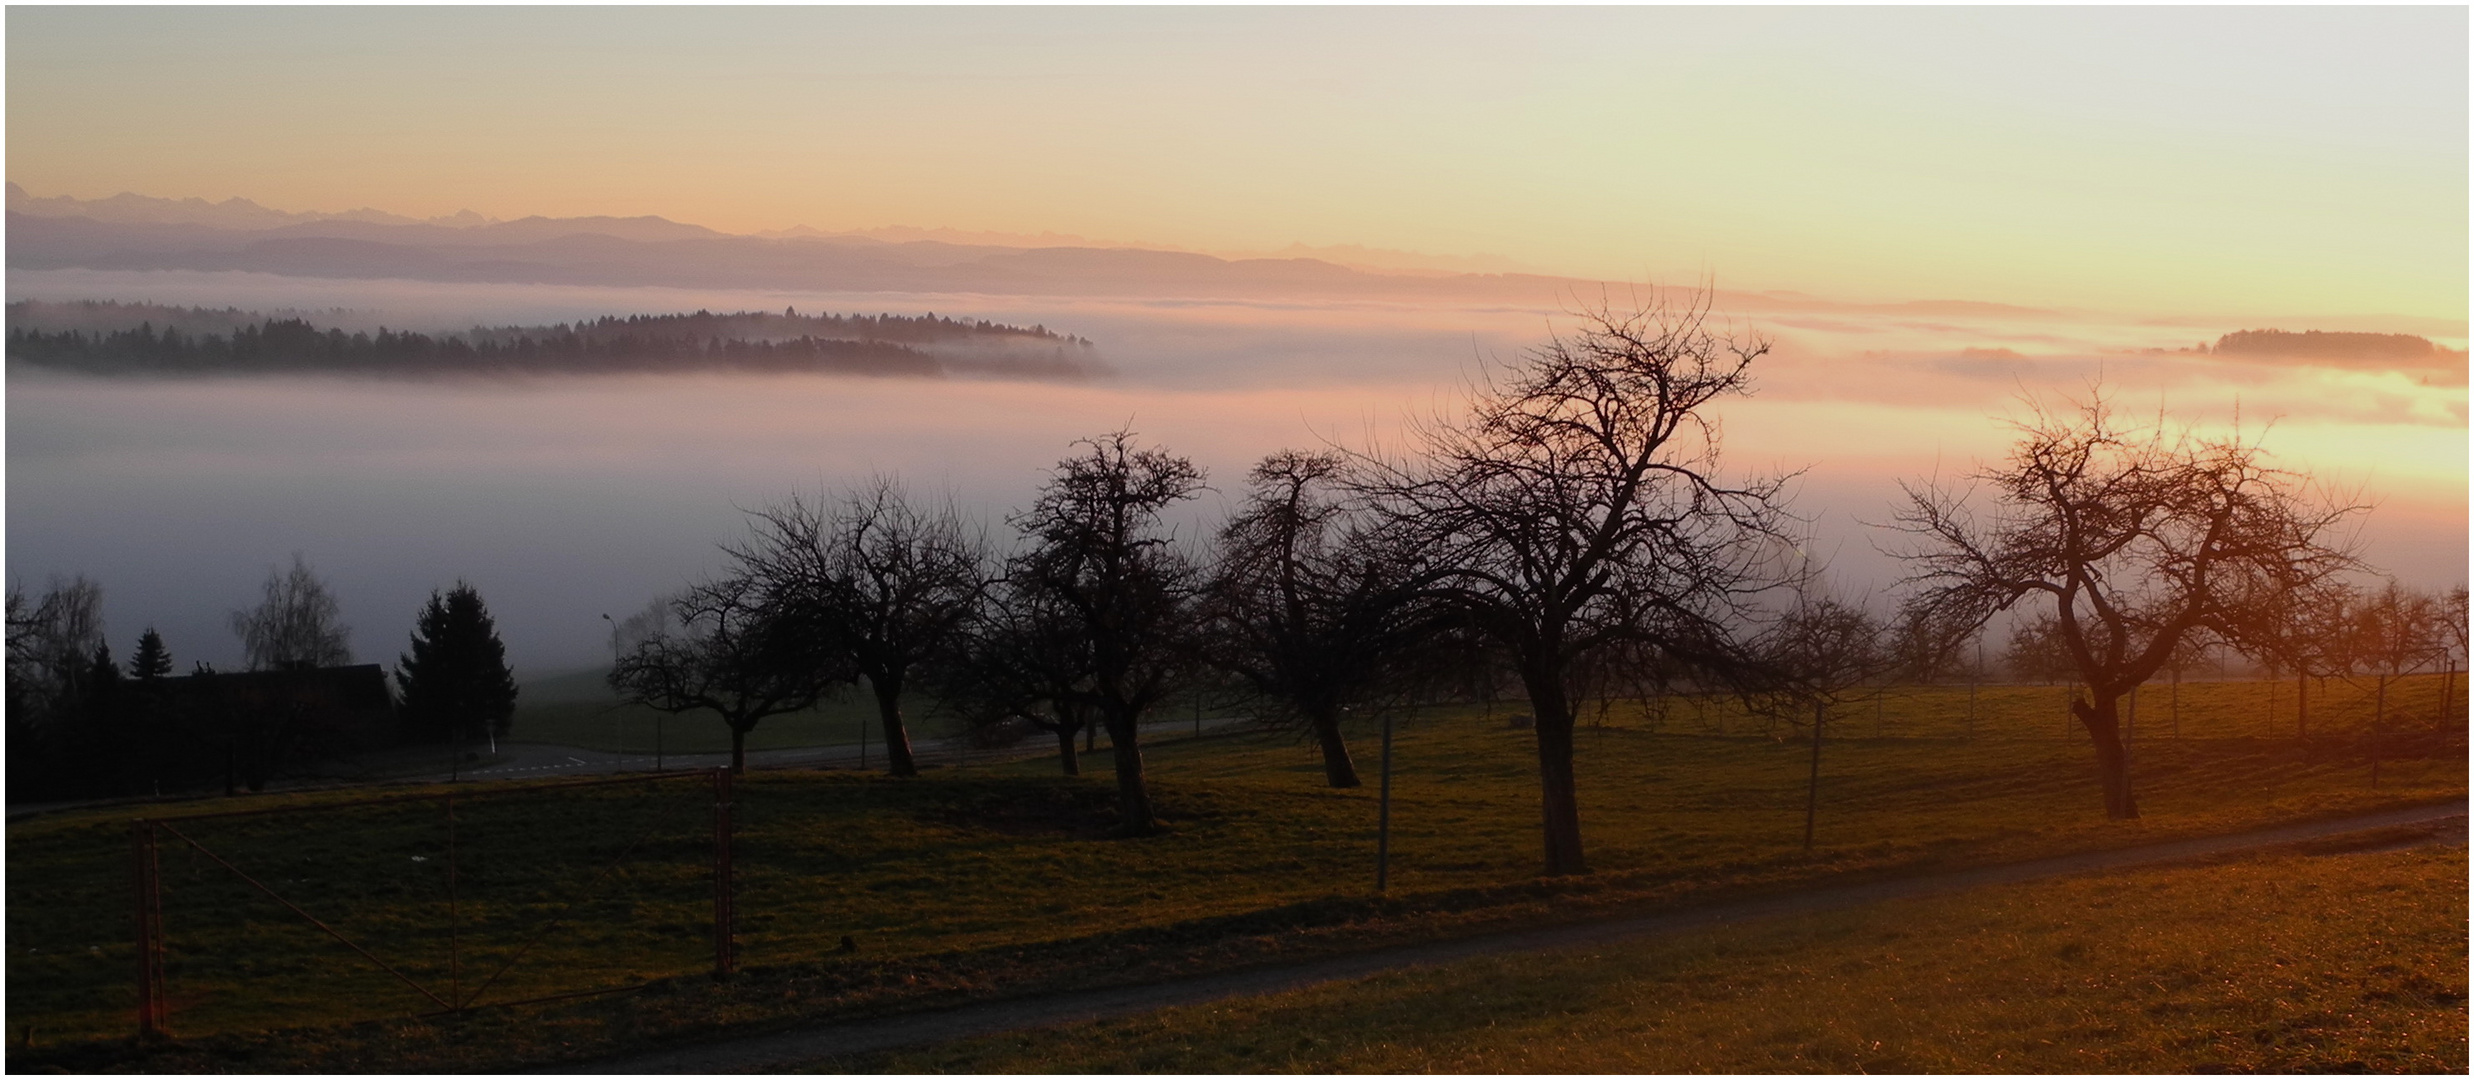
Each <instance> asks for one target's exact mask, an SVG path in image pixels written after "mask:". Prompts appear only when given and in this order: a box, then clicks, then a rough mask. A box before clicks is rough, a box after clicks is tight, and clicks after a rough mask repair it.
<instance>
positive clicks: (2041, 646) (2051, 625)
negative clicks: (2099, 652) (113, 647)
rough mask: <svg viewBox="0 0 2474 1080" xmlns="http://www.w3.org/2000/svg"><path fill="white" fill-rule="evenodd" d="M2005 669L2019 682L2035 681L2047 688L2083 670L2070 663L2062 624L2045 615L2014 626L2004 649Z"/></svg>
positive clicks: (2068, 649)
mask: <svg viewBox="0 0 2474 1080" xmlns="http://www.w3.org/2000/svg"><path fill="white" fill-rule="evenodd" d="M2002 666H2003V667H2004V668H2006V669H2008V670H2009V672H2010V674H2011V675H2012V676H2013V677H2015V678H2020V679H2034V680H2036V681H2037V682H2040V683H2044V684H2045V685H2047V686H2051V685H2052V684H2054V683H2056V682H2060V681H2061V680H2063V679H2075V678H2077V677H2078V675H2079V666H2078V665H2077V664H2075V663H2073V662H2072V661H2071V659H2070V646H2069V645H2067V644H2064V643H2063V641H2062V623H2061V620H2059V619H2056V618H2054V617H2053V616H2051V615H2046V614H2042V613H2038V614H2035V615H2031V616H2029V617H2027V618H2023V619H2020V620H2018V621H2017V622H2014V623H2012V624H2010V640H2009V642H2007V643H2006V644H2004V645H2003V646H2002Z"/></svg>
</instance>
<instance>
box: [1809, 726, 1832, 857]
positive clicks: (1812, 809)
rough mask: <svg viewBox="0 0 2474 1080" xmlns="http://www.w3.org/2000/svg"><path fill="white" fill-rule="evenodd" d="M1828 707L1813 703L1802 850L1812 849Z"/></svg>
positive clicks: (1819, 798)
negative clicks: (1823, 731)
mask: <svg viewBox="0 0 2474 1080" xmlns="http://www.w3.org/2000/svg"><path fill="white" fill-rule="evenodd" d="M1828 709H1829V705H1828V704H1827V703H1825V702H1819V701H1816V702H1813V763H1812V769H1811V771H1810V772H1808V773H1807V774H1806V775H1805V777H1804V850H1806V851H1811V850H1812V849H1813V815H1814V814H1815V813H1816V812H1817V811H1819V810H1820V808H1821V724H1822V721H1823V720H1824V719H1825V713H1826V711H1827V710H1828Z"/></svg>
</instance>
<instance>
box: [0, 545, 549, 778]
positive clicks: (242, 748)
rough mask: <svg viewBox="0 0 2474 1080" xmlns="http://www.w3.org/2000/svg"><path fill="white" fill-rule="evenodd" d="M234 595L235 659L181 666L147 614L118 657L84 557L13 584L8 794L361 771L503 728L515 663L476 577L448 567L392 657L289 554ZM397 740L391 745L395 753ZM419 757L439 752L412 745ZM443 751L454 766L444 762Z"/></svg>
mask: <svg viewBox="0 0 2474 1080" xmlns="http://www.w3.org/2000/svg"><path fill="white" fill-rule="evenodd" d="M263 592H264V595H263V597H262V598H261V600H260V601H259V602H258V603H257V604H256V605H254V606H252V607H249V608H247V609H244V610H239V611H234V612H233V613H232V615H231V622H232V631H233V633H234V634H236V635H238V637H239V638H240V641H241V645H242V652H243V654H244V670H240V671H216V670H215V669H214V668H213V667H211V666H209V665H207V664H204V663H194V664H192V665H191V666H190V669H189V670H188V671H187V672H185V673H181V672H180V671H179V665H178V664H177V662H176V660H175V657H174V656H173V652H172V648H171V646H170V645H168V644H167V643H166V642H165V641H164V639H163V637H162V636H161V635H160V634H157V633H156V632H155V630H154V628H152V627H148V628H147V629H146V631H145V632H144V633H143V634H140V635H139V636H138V637H137V639H136V641H135V647H134V648H133V649H132V650H131V651H130V653H129V659H128V662H127V663H126V664H125V665H124V664H122V663H120V662H117V661H116V660H115V659H114V658H113V655H112V649H111V646H110V645H109V644H108V643H107V642H106V641H105V633H104V626H103V616H102V602H103V589H102V586H101V585H99V584H97V583H96V582H94V581H93V580H91V579H89V578H87V577H85V576H84V575H79V576H77V577H74V578H71V579H69V580H66V581H62V580H59V579H54V580H53V581H52V583H51V585H50V586H49V587H48V588H46V589H45V590H44V591H43V592H42V593H41V594H40V595H39V596H29V595H27V594H26V593H25V591H24V590H23V589H21V588H18V587H15V586H12V587H11V588H10V589H9V590H8V594H7V601H8V603H7V608H8V612H7V614H8V620H7V622H8V651H7V675H8V678H7V702H6V703H7V716H6V719H7V766H8V794H9V799H10V800H11V801H12V802H15V803H24V802H30V801H42V800H51V799H80V798H94V797H113V796H132V795H169V794H176V793H182V792H189V791H196V790H201V789H210V788H211V787H213V786H214V785H215V784H217V783H220V784H221V786H222V788H223V790H224V793H225V794H232V793H234V792H236V791H238V790H240V789H241V788H247V789H248V790H250V791H258V790H262V789H263V788H264V787H265V786H266V785H267V784H268V783H269V782H271V781H282V780H289V779H298V778H303V777H329V778H332V777H354V776H361V775H364V774H365V773H367V771H368V770H369V768H370V766H371V765H372V764H373V762H374V761H375V760H376V759H374V758H373V757H372V755H373V754H380V753H385V752H392V751H400V750H404V749H405V748H408V747H412V746H415V745H419V744H452V746H453V750H452V752H451V754H450V756H459V757H460V756H462V751H463V748H464V747H467V746H473V745H476V744H477V743H479V742H480V741H481V740H484V739H489V738H491V737H493V736H499V735H505V734H507V731H508V724H509V721H510V719H511V717H512V716H513V714H514V710H515V697H516V687H515V678H514V673H513V672H512V671H510V670H509V669H508V667H507V664H506V650H505V647H504V646H503V645H502V644H501V643H500V641H499V638H498V629H497V624H496V621H495V620H494V619H492V618H491V616H490V613H489V609H488V607H487V606H486V605H485V604H484V603H483V602H482V600H481V595H480V593H479V592H478V591H477V590H475V589H474V588H473V587H472V586H471V585H469V584H466V583H463V582H457V583H456V585H455V586H454V587H453V588H450V589H446V590H444V591H439V592H432V593H431V594H430V599H429V603H428V604H426V605H424V607H423V608H422V610H421V611H420V612H419V613H418V614H417V615H416V617H415V621H414V626H413V631H412V634H411V637H410V639H409V642H408V644H409V645H410V651H408V652H406V653H404V654H402V655H401V656H400V657H399V658H398V660H397V663H396V665H395V670H394V672H393V679H392V683H393V686H392V688H390V686H389V682H390V680H389V677H388V672H387V671H386V669H385V668H384V667H382V666H381V665H378V664H371V663H358V664H356V663H355V662H354V661H353V656H352V648H351V644H350V629H349V628H348V627H346V626H344V625H343V624H342V622H341V621H340V619H339V609H338V605H337V603H336V599H335V596H334V594H333V593H332V592H331V591H330V590H329V589H328V588H327V586H326V583H325V582H324V581H323V580H322V579H320V578H319V577H318V575H317V574H316V573H315V572H313V571H312V570H311V569H310V568H309V566H308V564H307V563H306V562H305V561H303V560H302V559H301V558H300V556H298V555H295V556H294V557H293V562H292V566H291V568H290V569H289V570H284V569H274V570H270V571H269V573H268V575H267V579H266V582H265V585H264V587H263ZM391 756H394V757H396V758H399V759H400V758H401V757H402V755H401V754H400V753H396V754H392V755H391ZM414 758H415V759H416V760H422V761H427V760H434V759H430V758H428V757H427V753H426V752H415V753H414ZM449 767H450V768H452V767H453V766H449Z"/></svg>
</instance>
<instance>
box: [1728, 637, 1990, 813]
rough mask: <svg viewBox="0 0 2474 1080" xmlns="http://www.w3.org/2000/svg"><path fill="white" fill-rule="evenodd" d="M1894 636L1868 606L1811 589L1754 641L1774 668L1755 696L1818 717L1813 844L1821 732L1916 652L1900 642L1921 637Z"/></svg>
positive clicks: (1811, 796) (1767, 668)
mask: <svg viewBox="0 0 2474 1080" xmlns="http://www.w3.org/2000/svg"><path fill="white" fill-rule="evenodd" d="M1910 610H1911V611H1912V610H1913V607H1912V606H1911V607H1910ZM1924 621H1926V622H1928V623H1929V622H1930V620H1929V619H1928V620H1924ZM1916 622H1917V620H1910V621H1909V622H1908V623H1907V624H1905V627H1903V628H1912V627H1913V626H1914V625H1915V624H1916ZM1889 636H1890V635H1889V634H1888V633H1886V632H1885V631H1884V630H1883V629H1882V626H1881V623H1880V622H1878V621H1877V620H1875V619H1874V618H1873V616H1872V614H1871V613H1870V612H1867V611H1865V610H1864V609H1863V608H1862V607H1860V606H1857V605H1855V604H1850V603H1847V602H1845V601H1843V600H1838V599H1836V598H1833V597H1830V596H1826V595H1821V594H1819V593H1817V592H1805V593H1803V594H1802V595H1799V596H1798V597H1797V598H1796V605H1795V607H1794V608H1793V609H1792V610H1790V611H1788V612H1787V613H1786V615H1785V616H1784V617H1782V618H1780V619H1779V620H1778V621H1776V622H1775V623H1772V624H1771V625H1770V626H1769V628H1768V629H1767V630H1765V631H1764V632H1763V634H1762V635H1761V637H1760V638H1759V639H1758V640H1757V641H1755V642H1754V654H1755V655H1756V656H1758V657H1759V658H1760V660H1761V663H1762V667H1763V669H1764V670H1763V674H1764V675H1765V676H1766V677H1765V678H1764V679H1763V680H1762V681H1763V682H1764V683H1765V684H1766V686H1765V687H1764V689H1763V691H1762V692H1761V693H1759V694H1756V695H1755V700H1756V701H1758V702H1761V703H1762V704H1763V705H1764V706H1765V707H1766V711H1768V712H1770V713H1771V714H1772V715H1776V716H1778V717H1779V718H1781V719H1784V720H1787V721H1789V722H1791V723H1793V722H1801V718H1802V717H1803V715H1804V714H1805V713H1806V712H1807V710H1809V712H1810V714H1811V717H1812V719H1811V721H1810V724H1809V726H1810V728H1811V729H1812V760H1811V765H1810V768H1809V769H1808V771H1807V773H1806V776H1805V782H1804V846H1805V847H1806V848H1808V849H1809V848H1811V847H1812V846H1813V819H1814V816H1815V813H1816V812H1817V810H1818V808H1819V807H1820V804H1821V736H1822V731H1823V729H1824V728H1825V727H1826V726H1827V725H1828V723H1829V711H1830V707H1831V706H1833V705H1837V704H1840V703H1842V702H1845V701H1847V700H1848V699H1850V698H1854V697H1861V696H1863V693H1864V691H1865V690H1866V688H1867V687H1868V686H1871V684H1872V683H1873V681H1874V680H1875V679H1877V678H1879V677H1880V676H1882V675H1883V674H1884V673H1886V672H1889V671H1893V670H1896V669H1897V668H1898V667H1899V666H1901V662H1902V661H1912V660H1913V659H1914V657H1913V656H1902V655H1901V653H1902V650H1901V649H1899V648H1897V647H1896V646H1897V645H1899V644H1907V645H1911V646H1912V645H1914V644H1915V643H1914V642H1912V641H1911V642H1892V641H1888V640H1885V638H1888V637H1889ZM1947 651H1948V650H1947V649H1946V648H1943V647H1940V646H1938V645H1935V646H1930V647H1926V648H1924V649H1922V650H1921V652H1922V654H1924V655H1941V654H1945V653H1946V652H1947ZM1871 692H1872V693H1874V694H1879V693H1880V692H1881V691H1880V687H1878V686H1871Z"/></svg>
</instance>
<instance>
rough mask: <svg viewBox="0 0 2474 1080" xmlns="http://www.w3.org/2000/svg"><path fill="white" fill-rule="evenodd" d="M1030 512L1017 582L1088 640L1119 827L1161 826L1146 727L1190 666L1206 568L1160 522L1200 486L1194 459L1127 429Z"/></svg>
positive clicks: (1043, 493)
mask: <svg viewBox="0 0 2474 1080" xmlns="http://www.w3.org/2000/svg"><path fill="white" fill-rule="evenodd" d="M1076 445H1077V446H1080V447H1082V448H1083V452H1081V453H1077V454H1076V455H1075V456H1073V457H1069V458H1066V459H1065V460H1063V461H1060V462H1058V463H1057V467H1056V471H1054V472H1053V473H1051V474H1050V475H1049V478H1048V482H1047V483H1046V484H1044V485H1042V486H1041V488H1040V491H1039V495H1038V497H1037V498H1036V499H1034V500H1033V501H1032V503H1031V507H1030V509H1028V510H1025V511H1023V512H1022V513H1020V514H1017V515H1015V516H1014V518H1013V523H1014V527H1015V528H1017V529H1020V530H1021V531H1022V533H1023V534H1024V536H1025V537H1026V538H1028V540H1029V541H1030V543H1029V546H1028V548H1027V549H1026V550H1024V551H1023V552H1022V553H1021V554H1019V555H1016V556H1015V557H1014V558H1013V560H1012V561H1011V562H1010V563H1009V564H1008V566H1007V570H1006V577H1007V579H1008V580H1009V581H1010V582H1012V583H1014V584H1015V585H1017V586H1018V587H1020V588H1023V589H1027V590H1031V591H1033V592H1035V593H1037V594H1039V595H1040V596H1041V597H1042V598H1043V600H1042V602H1043V603H1047V604H1049V605H1052V607H1051V610H1052V611H1054V612H1055V614H1056V615H1057V616H1058V622H1059V623H1060V624H1061V625H1059V627H1058V632H1061V633H1068V634H1072V635H1074V636H1075V637H1077V638H1079V639H1081V640H1083V641H1086V642H1088V643H1089V645H1090V650H1091V651H1090V664H1091V668H1090V674H1089V681H1088V684H1087V689H1086V690H1085V691H1084V692H1083V694H1082V702H1081V703H1082V704H1083V705H1084V706H1087V707H1088V708H1089V709H1090V711H1091V713H1093V714H1095V715H1096V716H1097V718H1098V719H1099V721H1100V723H1101V724H1103V725H1105V726H1106V727H1107V729H1108V738H1109V741H1110V743H1111V744H1112V746H1113V748H1114V751H1115V763H1116V768H1117V828H1118V830H1119V831H1120V832H1122V833H1124V834H1125V835H1128V836H1142V835H1147V834H1150V833H1152V832H1155V831H1157V829H1158V821H1157V818H1156V817H1155V816H1154V815H1153V813H1152V810H1151V793H1150V790H1149V788H1148V787H1147V786H1146V785H1145V784H1144V782H1143V760H1142V748H1141V746H1140V745H1139V742H1138V732H1137V730H1136V728H1137V725H1138V724H1140V723H1141V721H1142V716H1143V713H1144V712H1145V711H1146V710H1148V709H1150V708H1151V707H1152V706H1153V705H1156V704H1158V703H1159V702H1160V700H1161V699H1162V698H1164V697H1166V696H1167V695H1168V693H1169V692H1170V691H1171V690H1172V689H1174V688H1175V686H1176V684H1177V681H1178V680H1179V679H1180V678H1182V677H1183V675H1184V674H1185V673H1186V671H1187V670H1188V669H1189V668H1191V667H1192V664H1193V657H1192V653H1191V650H1190V649H1189V648H1188V647H1187V646H1188V643H1189V641H1190V639H1191V638H1192V635H1193V630H1194V626H1193V607H1194V594H1195V592H1196V590H1197V588H1198V586H1199V581H1198V578H1199V577H1200V575H1199V574H1198V572H1197V571H1196V569H1195V567H1194V565H1193V563H1192V562H1191V560H1189V559H1187V558H1186V557H1185V555H1184V553H1182V552H1180V551H1179V550H1178V549H1177V545H1176V544H1175V542H1174V537H1173V536H1172V535H1171V533H1170V531H1169V529H1168V527H1167V525H1166V523H1165V522H1164V521H1163V520H1162V517H1163V515H1164V514H1165V513H1166V511H1167V510H1168V508H1169V507H1171V506H1174V505H1176V504H1177V503H1180V502H1183V501H1185V500H1187V499H1190V498H1193V497H1194V495H1195V493H1196V492H1198V491H1200V490H1202V486H1203V473H1202V470H1201V469H1199V468H1196V467H1195V465H1194V463H1193V462H1191V461H1188V460H1186V459H1185V458H1181V457H1178V456H1176V455H1174V454H1170V453H1168V452H1167V451H1165V450H1160V449H1157V448H1141V447H1137V446H1136V445H1135V444H1134V435H1133V433H1132V432H1128V431H1118V432H1113V433H1111V434H1107V435H1102V436H1100V437H1098V438H1094V439H1085V440H1082V441H1081V442H1079V443H1077V444H1076Z"/></svg>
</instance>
